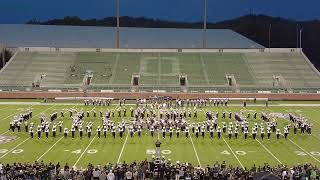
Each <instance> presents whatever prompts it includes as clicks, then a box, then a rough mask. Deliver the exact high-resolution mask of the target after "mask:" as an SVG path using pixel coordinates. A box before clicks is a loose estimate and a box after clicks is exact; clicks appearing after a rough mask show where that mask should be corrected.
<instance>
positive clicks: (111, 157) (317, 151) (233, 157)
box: [0, 102, 320, 168]
mask: <svg viewBox="0 0 320 180" xmlns="http://www.w3.org/2000/svg"><path fill="white" fill-rule="evenodd" d="M287 103H288V104H289V103H290V102H287ZM130 107H133V108H135V106H130V105H127V106H125V108H127V117H125V118H124V117H118V116H117V113H115V117H114V118H111V119H112V120H114V121H122V119H126V120H127V121H129V120H131V119H132V118H131V117H130V111H129V109H130ZM70 108H73V109H77V110H78V111H80V110H83V111H84V112H86V111H93V110H95V111H97V117H93V116H92V114H91V116H90V117H84V121H85V122H87V121H92V122H94V124H93V136H92V137H91V138H88V137H86V136H85V137H84V138H82V139H80V138H79V134H78V133H76V138H74V139H72V138H71V133H69V137H68V138H64V137H63V134H62V133H59V132H58V136H57V137H56V138H53V137H52V136H51V132H50V137H49V138H48V139H47V138H46V137H45V136H44V135H42V137H41V138H40V139H38V138H37V137H36V133H35V137H34V138H30V136H29V133H26V132H24V126H23V124H22V131H21V132H12V131H10V130H8V129H9V122H10V121H11V120H12V118H13V117H14V116H15V115H18V114H19V113H21V112H23V111H24V110H26V109H31V110H32V111H33V118H32V119H31V120H29V121H32V122H34V123H35V125H37V124H39V123H40V118H39V117H40V114H41V113H44V114H45V115H47V116H48V117H49V115H50V113H52V112H59V113H58V119H57V120H55V121H56V122H58V121H63V125H64V127H68V128H69V129H70V128H71V122H72V121H71V118H70V117H69V113H65V117H64V118H61V117H60V111H65V112H67V110H68V109H70ZM117 108H118V107H117V106H116V105H112V106H84V105H82V104H61V103H59V104H58V103H56V104H54V103H50V104H42V103H39V102H34V104H32V105H31V104H30V103H28V102H24V103H22V102H20V103H19V102H17V103H12V104H10V105H8V104H6V105H4V104H3V105H0V138H1V139H0V142H1V144H0V162H1V163H3V164H5V163H14V162H33V161H44V162H45V163H49V162H52V163H58V162H60V164H61V165H64V164H65V163H68V165H69V166H75V167H77V168H85V167H86V166H87V165H88V163H92V164H94V165H105V164H107V163H121V162H123V161H126V162H132V161H142V160H145V159H151V158H152V156H153V155H154V154H155V141H156V140H157V139H158V138H159V139H160V141H161V143H162V144H161V155H162V156H163V157H164V158H165V159H167V160H171V161H172V162H176V161H179V162H188V163H192V164H193V165H195V166H198V165H199V166H201V167H205V166H207V165H209V164H210V165H212V164H214V163H215V162H216V161H219V162H220V163H221V162H222V161H225V162H226V164H230V165H233V166H239V167H248V168H250V167H252V166H253V165H254V164H255V165H256V166H258V165H263V164H264V163H268V164H270V165H280V164H284V165H296V164H302V163H312V164H314V165H318V166H319V165H320V107H319V106H318V107H316V106H303V105H302V104H301V105H299V104H295V105H294V106H271V105H270V106H269V107H264V106H249V107H246V108H243V107H241V106H240V104H239V106H229V107H212V106H210V107H203V108H198V117H197V118H193V117H192V118H187V121H188V122H203V121H206V117H205V113H206V112H207V111H219V112H220V116H219V118H218V124H219V125H220V127H221V124H222V122H223V121H225V122H226V123H227V124H228V123H229V122H234V117H233V118H232V119H229V118H226V119H222V118H221V114H222V112H223V111H225V112H233V113H234V112H240V111H243V112H244V114H247V113H253V112H257V113H258V115H257V119H254V118H253V116H251V117H250V118H249V119H248V121H249V133H251V127H252V126H253V124H254V123H255V122H257V123H261V121H262V120H261V119H260V113H261V112H273V113H289V112H291V113H295V114H297V115H298V114H301V115H302V116H304V117H306V118H308V119H309V121H310V122H311V123H312V124H313V126H312V134H311V135H309V134H301V133H300V131H298V133H297V134H293V128H291V129H290V132H289V136H288V138H287V139H285V138H284V137H281V138H280V139H279V140H278V139H277V138H276V135H275V133H273V134H272V135H271V138H270V139H266V138H265V139H263V140H262V139H261V138H260V135H259V134H260V133H258V136H257V137H258V138H257V139H256V140H253V139H252V138H251V135H250V136H249V138H248V139H244V135H243V134H242V133H241V132H240V133H239V136H238V139H235V138H234V137H232V139H229V138H228V135H227V134H223V136H222V138H221V139H218V138H217V134H216V133H215V134H214V138H213V139H211V138H210V136H209V133H206V135H205V137H204V138H202V137H201V136H200V137H199V138H196V137H195V135H194V134H192V133H191V136H190V137H189V138H186V137H185V134H184V132H182V133H181V135H180V138H177V137H176V136H175V132H174V136H173V137H172V138H171V139H170V138H169V136H166V138H162V133H161V132H160V134H159V135H158V134H156V135H155V136H154V137H151V135H150V132H149V131H147V130H144V131H143V134H142V137H141V138H139V137H138V136H137V134H135V136H134V137H133V138H131V137H130V136H129V135H128V133H127V132H126V133H125V134H124V137H123V138H120V137H119V135H118V133H117V135H116V138H115V139H114V138H113V137H112V136H111V134H110V132H109V131H108V135H107V138H104V137H101V138H98V137H97V135H96V127H97V126H98V125H99V126H101V118H100V117H99V113H98V112H99V111H102V112H104V111H106V110H108V109H112V110H114V111H116V109H117ZM122 108H124V107H122ZM187 109H188V107H187ZM277 122H278V127H280V128H281V132H283V127H284V126H285V125H287V124H290V123H291V122H290V121H289V119H288V118H286V119H282V118H278V119H277ZM29 123H30V122H29ZM259 132H260V131H259Z"/></svg>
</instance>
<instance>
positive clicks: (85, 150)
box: [73, 134, 97, 167]
mask: <svg viewBox="0 0 320 180" xmlns="http://www.w3.org/2000/svg"><path fill="white" fill-rule="evenodd" d="M96 136H97V134H96V135H94V137H93V138H92V140H91V141H90V143H89V144H88V146H87V147H86V149H84V151H83V152H82V153H81V155H80V157H79V158H78V160H77V161H76V162H75V163H74V165H73V167H76V165H77V164H78V162H79V161H80V159H81V158H82V156H83V155H84V153H85V152H87V150H88V148H89V147H90V145H91V144H92V142H93V140H94V139H95V138H96Z"/></svg>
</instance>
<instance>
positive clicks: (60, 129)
mask: <svg viewBox="0 0 320 180" xmlns="http://www.w3.org/2000/svg"><path fill="white" fill-rule="evenodd" d="M59 132H60V133H62V121H59Z"/></svg>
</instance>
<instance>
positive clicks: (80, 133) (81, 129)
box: [79, 126, 83, 139]
mask: <svg viewBox="0 0 320 180" xmlns="http://www.w3.org/2000/svg"><path fill="white" fill-rule="evenodd" d="M79 135H80V139H82V136H83V128H82V126H80V127H79Z"/></svg>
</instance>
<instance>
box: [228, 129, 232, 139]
mask: <svg viewBox="0 0 320 180" xmlns="http://www.w3.org/2000/svg"><path fill="white" fill-rule="evenodd" d="M228 136H229V139H231V137H232V128H229V129H228Z"/></svg>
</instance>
